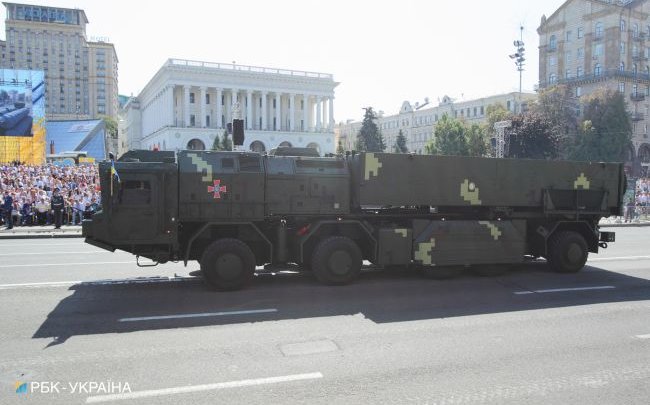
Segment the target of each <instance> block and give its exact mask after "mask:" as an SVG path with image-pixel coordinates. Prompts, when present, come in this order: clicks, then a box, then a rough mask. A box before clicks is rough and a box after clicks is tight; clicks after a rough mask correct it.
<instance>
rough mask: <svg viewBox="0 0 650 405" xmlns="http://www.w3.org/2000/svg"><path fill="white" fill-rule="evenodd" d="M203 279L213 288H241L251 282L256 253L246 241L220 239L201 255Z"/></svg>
mask: <svg viewBox="0 0 650 405" xmlns="http://www.w3.org/2000/svg"><path fill="white" fill-rule="evenodd" d="M201 272H202V273H203V280H205V282H206V283H207V284H208V285H209V286H210V287H213V288H216V289H219V290H224V291H231V290H239V289H241V288H243V287H244V286H246V285H247V284H248V283H250V281H251V279H252V278H253V274H254V273H255V255H254V254H253V252H252V251H251V249H250V248H249V247H248V245H246V244H245V243H244V242H242V241H240V240H237V239H230V238H227V239H219V240H217V241H215V242H213V243H212V244H211V245H210V246H208V247H207V248H206V249H205V251H204V252H203V256H202V257H201Z"/></svg>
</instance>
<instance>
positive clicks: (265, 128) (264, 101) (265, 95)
mask: <svg viewBox="0 0 650 405" xmlns="http://www.w3.org/2000/svg"><path fill="white" fill-rule="evenodd" d="M267 95H268V93H267V92H265V91H263V92H262V131H267V130H268V129H269V127H268V125H267V123H266V121H267V111H266V97H267Z"/></svg>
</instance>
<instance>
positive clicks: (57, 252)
mask: <svg viewBox="0 0 650 405" xmlns="http://www.w3.org/2000/svg"><path fill="white" fill-rule="evenodd" d="M94 253H113V252H109V251H108V250H91V251H85V252H59V251H56V252H24V253H0V256H37V255H79V254H81V255H88V254H94Z"/></svg>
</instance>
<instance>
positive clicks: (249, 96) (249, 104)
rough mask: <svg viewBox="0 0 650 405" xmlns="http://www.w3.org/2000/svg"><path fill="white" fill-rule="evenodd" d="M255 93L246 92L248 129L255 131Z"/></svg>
mask: <svg viewBox="0 0 650 405" xmlns="http://www.w3.org/2000/svg"><path fill="white" fill-rule="evenodd" d="M252 96H253V91H252V90H246V129H253V97H252Z"/></svg>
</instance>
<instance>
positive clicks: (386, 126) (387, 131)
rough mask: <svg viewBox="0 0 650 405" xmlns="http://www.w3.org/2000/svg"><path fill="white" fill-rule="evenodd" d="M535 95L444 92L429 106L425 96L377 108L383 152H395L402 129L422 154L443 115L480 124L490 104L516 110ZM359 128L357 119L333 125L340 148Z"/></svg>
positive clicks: (348, 144) (351, 146) (411, 146)
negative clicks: (456, 96)
mask: <svg viewBox="0 0 650 405" xmlns="http://www.w3.org/2000/svg"><path fill="white" fill-rule="evenodd" d="M535 99H537V94H536V93H521V94H519V93H518V92H512V93H505V94H497V95H493V96H489V97H484V98H479V99H476V100H467V101H455V100H453V99H452V98H450V97H449V96H444V97H443V98H442V100H440V101H439V103H438V105H437V106H432V105H431V104H430V103H429V100H428V99H425V101H424V103H422V104H420V103H415V104H414V105H411V103H409V102H408V101H404V102H403V103H402V106H401V108H400V110H399V113H397V114H394V115H389V116H386V115H384V113H383V112H382V111H378V117H377V121H376V123H377V126H378V127H379V130H380V131H381V133H382V135H383V136H384V142H385V144H386V152H394V146H395V143H396V141H397V136H398V135H399V132H400V131H402V134H404V137H405V138H406V147H407V148H408V150H409V151H410V152H413V153H417V154H422V153H425V145H426V144H427V143H428V142H429V141H431V140H432V139H433V133H434V130H435V127H436V124H437V123H438V120H439V119H440V118H442V116H443V115H447V116H449V117H453V118H458V119H461V120H463V121H465V122H467V123H469V124H474V123H476V124H482V123H484V122H485V121H486V120H487V107H488V106H490V105H493V104H501V105H503V106H504V107H505V108H507V109H508V110H510V111H512V112H515V110H517V111H519V107H517V106H518V105H519V103H521V109H523V110H526V108H527V105H528V103H530V102H532V101H533V100H535ZM360 129H361V122H360V121H357V122H354V121H348V122H346V123H345V124H339V125H338V126H337V128H336V131H337V138H338V139H337V144H338V142H339V141H340V142H341V146H342V147H343V149H346V150H352V149H354V145H355V142H356V140H357V134H358V133H359V130H360Z"/></svg>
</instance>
